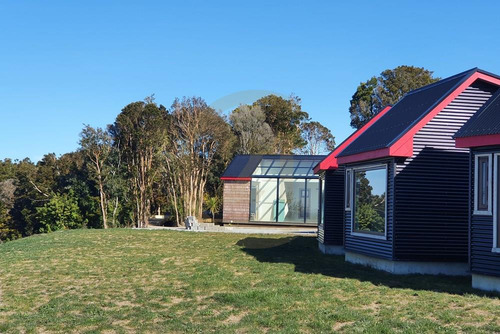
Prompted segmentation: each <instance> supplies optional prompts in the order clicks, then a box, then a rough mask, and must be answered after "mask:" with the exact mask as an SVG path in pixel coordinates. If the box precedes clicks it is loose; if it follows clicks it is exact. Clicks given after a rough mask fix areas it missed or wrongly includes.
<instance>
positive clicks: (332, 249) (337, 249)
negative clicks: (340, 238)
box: [318, 241, 345, 255]
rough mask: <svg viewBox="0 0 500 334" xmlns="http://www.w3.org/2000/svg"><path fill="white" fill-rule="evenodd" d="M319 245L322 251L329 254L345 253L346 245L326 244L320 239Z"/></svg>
mask: <svg viewBox="0 0 500 334" xmlns="http://www.w3.org/2000/svg"><path fill="white" fill-rule="evenodd" d="M318 247H319V250H320V252H321V253H323V254H329V255H344V254H345V252H344V246H336V245H325V244H323V243H321V242H319V241H318Z"/></svg>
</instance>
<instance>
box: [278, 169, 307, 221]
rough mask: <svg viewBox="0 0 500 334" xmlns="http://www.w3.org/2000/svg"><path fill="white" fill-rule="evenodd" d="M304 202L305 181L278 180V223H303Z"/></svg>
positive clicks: (305, 196) (305, 195) (304, 213)
mask: <svg viewBox="0 0 500 334" xmlns="http://www.w3.org/2000/svg"><path fill="white" fill-rule="evenodd" d="M306 201H307V194H306V182H305V180H300V179H280V183H279V198H278V203H279V204H278V205H279V207H278V223H282V222H286V223H303V222H304V215H306V212H305V204H306Z"/></svg>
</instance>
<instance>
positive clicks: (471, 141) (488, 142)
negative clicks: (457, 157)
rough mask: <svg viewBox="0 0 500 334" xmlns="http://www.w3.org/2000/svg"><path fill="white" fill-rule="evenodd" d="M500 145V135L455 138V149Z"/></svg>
mask: <svg viewBox="0 0 500 334" xmlns="http://www.w3.org/2000/svg"><path fill="white" fill-rule="evenodd" d="M493 145H500V134H493V135H484V136H472V137H461V138H455V147H460V148H466V147H480V146H493Z"/></svg>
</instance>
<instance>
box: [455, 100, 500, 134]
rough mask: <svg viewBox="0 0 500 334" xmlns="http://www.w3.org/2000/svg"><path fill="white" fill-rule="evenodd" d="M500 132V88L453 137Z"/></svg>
mask: <svg viewBox="0 0 500 334" xmlns="http://www.w3.org/2000/svg"><path fill="white" fill-rule="evenodd" d="M495 134H500V90H498V91H497V92H496V93H495V94H494V95H493V96H492V97H491V98H490V99H489V100H488V102H486V103H485V104H484V106H483V107H482V108H481V109H479V110H478V111H477V112H476V114H475V115H474V116H472V117H471V118H470V119H469V120H468V121H467V123H465V125H464V126H463V127H461V128H460V130H458V131H457V133H456V134H455V136H454V137H455V138H462V137H473V136H484V135H495Z"/></svg>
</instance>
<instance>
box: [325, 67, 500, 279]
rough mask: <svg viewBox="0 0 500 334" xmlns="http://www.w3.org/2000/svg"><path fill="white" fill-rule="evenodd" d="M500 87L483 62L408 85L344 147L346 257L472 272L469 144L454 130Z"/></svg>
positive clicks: (398, 269) (400, 269)
mask: <svg viewBox="0 0 500 334" xmlns="http://www.w3.org/2000/svg"><path fill="white" fill-rule="evenodd" d="M499 86H500V78H499V77H498V76H496V75H493V74H491V73H488V72H485V71H482V70H480V69H477V68H476V69H472V70H469V71H466V72H463V73H460V74H457V75H454V76H452V77H449V78H446V79H443V80H440V81H438V82H436V83H433V84H430V85H427V86H425V87H422V88H420V89H417V90H414V91H412V92H409V93H408V94H406V95H405V96H404V97H403V98H402V99H401V100H400V101H399V102H398V103H397V104H395V105H394V106H393V107H392V108H390V109H389V110H388V111H387V112H386V113H385V114H383V115H382V116H381V117H380V118H378V119H377V120H376V121H375V122H373V123H372V124H371V126H369V127H368V128H367V129H366V130H365V131H364V132H363V133H361V134H360V135H359V136H358V137H357V138H355V139H354V140H353V141H352V142H351V143H349V145H347V146H346V147H345V148H344V149H343V150H342V151H341V152H339V153H338V154H337V157H336V159H337V163H338V165H339V166H342V167H343V169H344V177H345V189H344V208H343V216H344V250H345V258H346V261H349V262H352V263H358V264H363V265H367V266H371V267H374V268H377V269H381V270H385V271H389V272H392V273H395V274H411V273H420V274H448V275H466V274H467V273H468V240H469V228H468V227H469V219H468V216H469V211H468V207H469V204H468V203H469V195H468V194H469V183H468V179H469V149H468V148H460V147H455V140H454V138H453V136H454V135H455V133H456V132H457V131H458V130H459V129H460V128H461V127H462V126H463V125H464V124H465V123H466V122H467V121H468V120H469V119H470V118H471V117H472V116H473V115H474V114H475V113H476V111H478V110H479V109H480V108H481V107H482V106H483V105H484V104H485V103H486V102H487V101H488V100H489V99H490V98H491V97H492V95H493V94H494V93H495V92H496V91H497V89H498V87H499ZM327 206H328V204H325V207H327Z"/></svg>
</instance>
